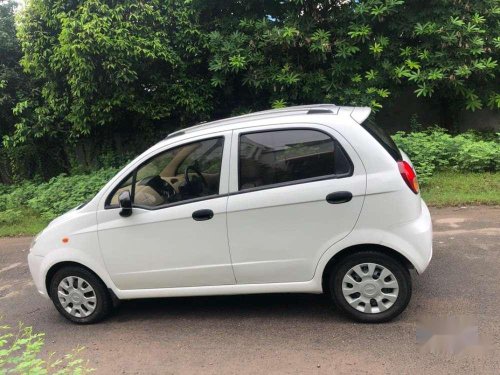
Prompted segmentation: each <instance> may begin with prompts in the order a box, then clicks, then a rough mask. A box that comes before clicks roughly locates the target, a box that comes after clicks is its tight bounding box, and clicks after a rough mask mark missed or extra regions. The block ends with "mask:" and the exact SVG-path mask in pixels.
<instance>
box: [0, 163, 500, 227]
mask: <svg viewBox="0 0 500 375" xmlns="http://www.w3.org/2000/svg"><path fill="white" fill-rule="evenodd" d="M421 190H422V196H423V198H424V200H425V201H426V203H427V204H428V205H429V206H434V207H443V206H463V205H500V173H458V172H439V173H436V174H435V175H434V176H433V177H432V178H431V179H430V181H429V182H427V183H426V184H425V185H423V186H422V189H421ZM1 214H2V215H0V237H9V236H20V235H35V234H36V233H38V232H40V231H41V230H42V229H43V228H44V227H45V226H46V225H47V224H48V220H46V219H43V218H41V217H40V215H38V214H37V213H36V212H35V211H32V210H28V209H23V210H21V211H20V212H19V211H17V212H12V214H10V213H9V212H2V213H1Z"/></svg>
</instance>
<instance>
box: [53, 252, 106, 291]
mask: <svg viewBox="0 0 500 375" xmlns="http://www.w3.org/2000/svg"><path fill="white" fill-rule="evenodd" d="M64 267H80V268H83V269H85V270H87V271H89V272H91V273H92V274H93V275H94V276H95V277H97V278H98V279H99V280H100V281H101V282H102V283H103V284H104V286H105V287H106V288H107V289H108V290H110V288H109V286H108V285H106V282H105V281H104V280H103V279H102V277H101V276H99V275H98V274H97V273H96V272H94V271H93V270H92V269H90V268H89V267H87V266H85V265H83V264H81V263H78V262H74V261H62V262H59V263H55V264H53V265H52V266H51V267H50V268H49V270H48V271H47V273H46V275H45V289H46V290H47V295H48V296H49V297H50V282H51V280H52V278H53V277H54V275H55V274H56V272H57V271H59V270H60V269H63V268H64Z"/></svg>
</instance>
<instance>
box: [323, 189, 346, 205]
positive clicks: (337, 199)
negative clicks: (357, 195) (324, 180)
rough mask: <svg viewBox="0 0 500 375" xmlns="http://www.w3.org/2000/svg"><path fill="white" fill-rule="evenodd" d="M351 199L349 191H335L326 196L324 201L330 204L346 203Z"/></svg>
mask: <svg viewBox="0 0 500 375" xmlns="http://www.w3.org/2000/svg"><path fill="white" fill-rule="evenodd" d="M351 199H352V193H351V192H350V191H336V192H335V193H330V194H328V195H327V196H326V201H327V202H328V203H331V204H339V203H347V202H349V201H350V200H351Z"/></svg>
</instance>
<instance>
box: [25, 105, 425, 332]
mask: <svg viewBox="0 0 500 375" xmlns="http://www.w3.org/2000/svg"><path fill="white" fill-rule="evenodd" d="M369 114H370V109H369V108H358V107H338V106H335V105H329V104H324V105H310V106H300V107H290V108H285V109H280V110H271V111H264V112H259V113H254V114H249V115H244V116H239V117H234V118H230V119H226V120H220V121H215V122H210V123H205V124H201V125H198V126H194V127H192V128H188V129H184V130H181V131H178V132H175V133H173V134H171V135H169V136H168V137H167V138H166V139H165V140H163V141H161V142H160V143H158V144H156V145H154V146H153V147H152V148H150V149H149V150H147V151H146V152H144V153H143V154H142V155H140V156H139V157H137V158H136V159H135V160H134V161H132V162H131V163H130V164H129V165H127V166H126V167H125V168H123V170H122V171H121V172H119V173H118V174H117V175H116V176H115V177H114V178H113V179H111V181H109V182H108V183H107V184H106V186H104V188H102V190H101V191H100V192H99V193H98V194H97V195H96V196H95V197H94V198H93V199H92V200H91V201H90V202H88V203H86V204H82V205H80V206H79V207H77V208H75V209H73V210H71V211H69V212H68V213H66V214H64V215H62V216H60V217H59V218H57V219H55V220H54V221H52V222H51V223H50V224H49V226H48V227H47V228H46V229H45V230H44V231H43V232H41V233H40V234H39V235H38V236H37V237H36V238H35V239H34V240H33V243H32V246H31V249H30V253H29V255H28V261H29V266H30V270H31V273H32V275H33V279H34V282H35V285H36V287H37V289H38V290H39V292H40V293H41V294H42V295H44V296H48V297H50V298H51V299H52V301H53V303H54V304H55V306H56V308H57V309H58V310H59V312H60V313H61V314H62V315H63V316H64V317H66V318H67V319H69V320H71V321H73V322H76V323H92V322H96V321H98V320H100V319H102V318H103V317H104V316H106V315H107V314H108V313H109V312H110V310H111V309H112V307H113V305H114V304H116V303H117V301H119V300H124V299H133V298H150V297H173V296H201V295H222V294H250V293H323V292H325V293H327V294H328V295H329V296H330V297H331V298H332V299H333V300H334V301H335V302H336V304H337V306H338V307H339V308H340V309H341V310H342V311H344V312H345V313H347V314H348V315H349V316H351V317H352V318H354V319H356V320H358V321H364V322H382V321H387V320H389V319H392V318H394V317H395V316H397V315H398V314H400V313H401V312H402V311H403V310H404V309H405V307H406V306H407V304H408V302H409V300H410V297H411V291H412V287H411V277H410V274H409V269H410V268H414V269H416V271H417V272H418V273H422V272H423V271H424V270H425V269H426V267H427V265H428V264H429V262H430V259H431V256H432V224H431V217H430V214H429V210H428V209H427V206H426V205H425V203H424V202H423V201H422V199H421V198H420V194H419V188H418V183H417V179H416V175H415V172H414V170H413V167H412V165H411V163H410V161H409V160H408V158H407V157H406V155H405V154H404V153H402V152H401V151H400V150H399V149H398V148H397V147H396V145H395V144H394V143H393V141H392V140H391V138H390V137H388V136H386V135H385V134H384V132H382V131H381V130H380V129H379V128H377V127H376V126H375V125H374V124H372V123H371V122H370V121H369V120H367V118H368V116H369Z"/></svg>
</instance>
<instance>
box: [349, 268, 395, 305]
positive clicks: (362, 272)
mask: <svg viewBox="0 0 500 375" xmlns="http://www.w3.org/2000/svg"><path fill="white" fill-rule="evenodd" d="M342 293H343V294H344V298H345V299H346V301H347V302H348V303H349V305H351V306H352V307H353V308H355V309H356V310H358V311H361V312H364V313H368V314H377V313H380V312H382V311H385V310H387V309H389V308H391V307H392V305H394V303H395V302H396V300H397V299H398V295H399V285H398V281H397V280H396V277H395V276H394V274H393V273H392V272H391V271H390V270H389V269H387V268H385V267H384V266H381V265H380V264H376V263H362V264H358V265H357V266H354V267H352V268H351V269H350V270H349V271H347V273H346V274H345V276H344V278H343V280H342Z"/></svg>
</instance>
